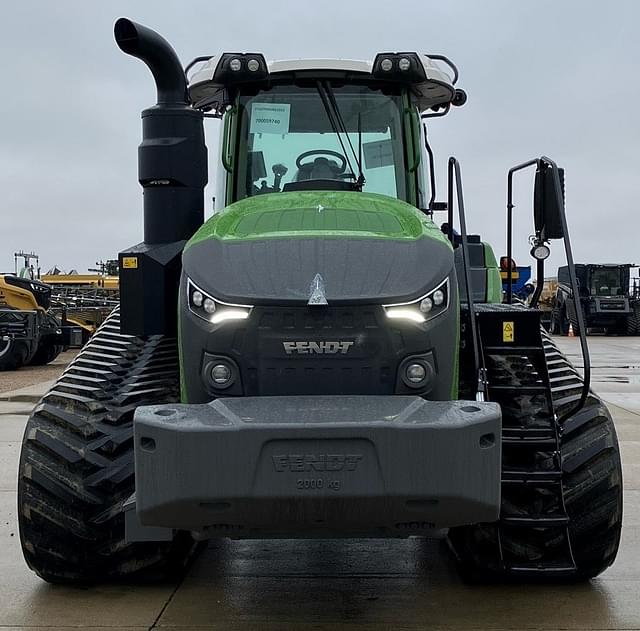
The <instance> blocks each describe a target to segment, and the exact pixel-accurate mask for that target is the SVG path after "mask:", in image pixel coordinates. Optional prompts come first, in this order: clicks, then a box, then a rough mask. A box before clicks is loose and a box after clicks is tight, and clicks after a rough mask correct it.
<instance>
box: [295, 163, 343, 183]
mask: <svg viewBox="0 0 640 631" xmlns="http://www.w3.org/2000/svg"><path fill="white" fill-rule="evenodd" d="M337 172H338V164H337V163H336V162H334V161H333V160H329V159H328V158H324V157H318V158H316V159H315V160H314V161H313V162H309V163H308V164H303V165H302V168H300V169H298V172H297V173H296V176H295V178H294V181H296V182H301V181H302V180H335V179H336V174H337Z"/></svg>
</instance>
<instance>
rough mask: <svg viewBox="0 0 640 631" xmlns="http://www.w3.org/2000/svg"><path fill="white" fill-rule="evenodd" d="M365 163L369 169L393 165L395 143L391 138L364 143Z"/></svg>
mask: <svg viewBox="0 0 640 631" xmlns="http://www.w3.org/2000/svg"><path fill="white" fill-rule="evenodd" d="M362 151H363V153H364V165H365V168H367V169H378V168H380V167H388V166H392V165H393V145H392V143H391V140H390V139H389V140H376V141H374V142H365V143H364V144H363V145H362Z"/></svg>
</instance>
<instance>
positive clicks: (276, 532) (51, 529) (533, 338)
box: [19, 18, 622, 582]
mask: <svg viewBox="0 0 640 631" xmlns="http://www.w3.org/2000/svg"><path fill="white" fill-rule="evenodd" d="M115 38H116V42H117V44H118V46H119V47H120V49H121V50H122V51H124V52H125V53H127V54H129V55H132V56H134V57H137V58H139V59H141V60H142V61H143V62H144V63H145V64H146V65H147V66H148V67H149V69H150V70H151V72H152V74H153V77H154V79H155V83H156V87H157V97H158V98H157V104H156V105H154V106H153V107H150V108H149V109H146V110H144V111H143V113H142V121H143V139H142V144H141V145H140V150H139V180H140V183H141V184H142V187H143V190H144V240H143V241H142V242H141V243H140V244H138V245H136V246H134V247H132V248H129V249H128V250H126V251H125V252H123V253H122V254H121V255H120V261H119V268H120V281H121V306H120V307H119V309H117V310H115V311H114V312H113V314H112V315H111V316H110V317H109V319H108V320H107V321H106V322H105V323H104V324H103V326H102V327H101V328H100V329H99V331H98V332H97V333H96V335H95V336H94V337H93V338H92V339H91V340H90V342H89V343H88V344H87V346H86V347H85V348H84V350H83V351H82V352H81V353H80V355H79V356H78V357H77V358H76V359H75V360H74V361H73V363H72V364H71V365H70V366H69V367H68V369H67V370H66V372H65V374H64V375H63V377H62V378H61V379H60V380H59V381H58V382H57V383H56V385H55V386H54V387H53V389H52V390H51V391H50V392H49V393H48V394H47V395H46V396H45V397H44V398H43V400H42V401H41V402H40V404H39V405H38V406H37V407H36V409H35V411H34V412H33V414H32V416H31V418H30V419H29V422H28V424H27V428H26V432H25V437H24V443H23V446H22V456H21V462H20V474H19V519H20V536H21V540H22V546H23V550H24V555H25V558H26V561H27V563H28V564H29V566H30V567H31V568H32V569H33V570H34V571H35V572H37V573H38V574H39V575H40V576H41V577H42V578H44V579H45V580H48V581H52V582H56V581H70V582H92V581H100V580H105V579H114V578H122V577H127V576H131V575H134V576H146V575H155V574H157V573H164V572H170V571H175V570H176V569H178V568H179V567H180V566H181V565H182V564H184V563H185V562H186V560H187V559H189V558H190V556H191V555H192V553H193V552H194V551H195V550H196V549H197V547H198V543H199V542H203V541H206V540H208V539H211V538H218V537H230V538H246V539H261V538H270V537H307V538H316V537H322V538H324V537H362V536H364V537H410V536H433V535H434V534H436V533H443V532H445V533H447V537H448V541H449V543H450V546H451V549H452V551H453V553H454V556H455V559H456V560H457V562H458V564H459V567H460V568H461V570H462V571H463V572H464V573H465V574H466V575H469V576H475V577H481V578H486V577H502V578H509V579H510V578H514V577H515V578H525V579H528V578H532V577H533V578H543V579H557V578H559V577H562V578H563V579H575V580H579V579H588V578H590V577H592V576H595V575H597V574H598V573H599V572H601V571H602V570H604V569H605V568H606V567H607V566H608V565H610V564H611V563H612V562H613V560H614V558H615V555H616V551H617V548H618V542H619V538H620V524H621V510H622V509H621V501H622V495H621V494H622V479H621V471H620V458H619V453H618V444H617V440H616V434H615V430H614V427H613V423H612V420H611V417H610V415H609V412H608V411H607V409H606V407H605V406H604V405H603V403H602V402H601V401H600V399H599V398H598V397H597V396H596V395H595V394H593V393H592V392H591V391H590V390H589V363H588V349H587V347H586V343H585V341H584V339H583V340H582V347H583V351H584V354H585V366H584V377H581V376H580V375H579V374H578V372H577V370H576V369H575V368H574V367H573V366H571V364H570V363H569V362H568V361H567V359H566V358H565V357H564V356H563V354H562V353H561V352H560V351H559V350H558V349H557V348H556V346H555V345H554V343H553V341H552V339H551V338H550V337H549V336H548V335H547V334H546V333H544V332H543V331H542V330H541V327H540V314H539V312H538V311H537V310H536V309H535V308H527V307H526V306H524V305H522V304H516V303H514V302H513V300H512V297H513V296H512V294H513V291H512V289H513V288H512V286H511V283H510V282H508V283H507V286H506V289H505V293H504V295H503V290H502V284H501V278H500V270H499V268H498V265H497V262H496V257H495V255H494V252H493V250H492V248H491V246H490V245H489V244H487V243H486V242H484V241H483V240H482V238H481V237H480V236H478V235H471V234H467V229H466V219H465V213H464V200H463V197H462V184H461V173H460V165H459V164H458V162H457V160H455V158H451V159H450V160H449V162H448V182H447V184H448V186H447V195H446V200H438V198H437V196H436V190H435V177H434V166H433V164H434V163H433V152H432V151H431V148H430V145H429V143H428V137H427V135H426V127H424V126H423V125H422V124H421V120H424V121H431V120H432V119H434V118H437V117H438V116H442V115H445V114H447V113H449V112H450V110H452V109H455V107H459V106H461V105H463V104H464V102H465V101H466V95H465V93H464V92H463V91H462V90H461V89H459V88H458V87H457V80H458V71H457V69H456V68H455V66H454V64H453V63H452V62H451V61H449V60H448V59H447V58H445V57H443V56H441V55H424V54H417V53H409V52H406V53H381V54H379V55H377V56H376V57H375V59H374V60H373V61H369V62H362V61H345V60H305V61H301V60H296V61H275V62H268V61H266V60H265V57H264V56H263V55H261V54H258V53H256V54H239V53H238V54H236V53H224V54H221V55H216V56H213V57H200V58H197V59H196V60H194V62H192V63H190V64H188V66H187V68H186V69H184V70H183V67H182V66H181V64H180V62H179V60H178V58H177V55H176V53H175V52H174V50H173V49H172V48H171V47H170V45H169V44H168V43H167V42H166V41H165V40H164V39H162V38H161V37H160V36H159V35H158V34H156V33H155V32H154V31H152V30H150V29H148V28H145V27H143V26H140V25H138V24H135V23H133V22H131V21H129V20H127V19H124V18H123V19H120V20H118V21H117V22H116V24H115ZM204 117H213V118H218V119H222V123H221V127H222V130H221V141H220V147H219V153H218V154H217V155H218V156H219V164H217V165H216V166H217V167H218V169H217V179H216V185H217V192H216V205H217V208H216V212H215V213H214V215H213V216H212V217H211V218H210V219H209V220H208V221H204V201H203V200H204V194H203V191H204V187H205V185H206V183H207V149H206V146H205V142H204V133H203V118H204ZM526 169H529V170H530V171H531V172H533V171H534V170H535V173H536V175H535V196H534V197H535V213H534V215H535V217H534V223H535V243H534V249H533V250H532V253H533V254H534V256H535V258H536V260H537V264H536V265H537V275H538V281H541V279H543V278H544V276H543V275H542V276H541V274H543V272H544V259H545V257H546V256H547V255H548V250H549V243H550V241H551V240H552V239H558V240H562V242H563V243H564V245H565V251H566V253H567V257H568V260H569V270H570V274H571V281H572V283H573V285H574V286H575V284H576V283H575V272H574V268H573V263H572V258H571V248H570V243H569V236H568V231H567V225H566V217H565V211H564V201H563V176H562V172H561V171H560V170H559V169H558V168H557V166H556V165H555V163H554V162H553V161H552V160H550V159H548V158H540V159H536V160H531V161H529V162H526V163H523V164H521V165H518V166H517V167H514V168H513V169H511V171H510V172H509V180H508V182H509V204H508V212H507V222H508V227H509V231H508V234H509V239H508V242H507V252H506V254H507V257H508V258H509V260H512V252H511V250H512V239H511V232H512V224H513V223H514V221H515V220H516V213H515V212H514V208H515V204H514V200H513V195H512V181H513V179H514V177H516V176H518V177H522V175H520V174H521V173H524V172H525V170H526ZM495 220H496V221H498V217H496V218H495ZM440 224H442V225H440ZM538 286H539V287H541V286H542V282H538ZM536 301H537V296H535V295H534V296H532V299H531V301H530V303H531V304H532V305H533V306H535V304H536ZM579 317H580V316H579Z"/></svg>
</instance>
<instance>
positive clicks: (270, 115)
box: [249, 103, 291, 134]
mask: <svg viewBox="0 0 640 631" xmlns="http://www.w3.org/2000/svg"><path fill="white" fill-rule="evenodd" d="M290 115H291V105H290V104H289V103H253V104H252V105H251V123H250V125H249V133H250V134H287V133H289V117H290Z"/></svg>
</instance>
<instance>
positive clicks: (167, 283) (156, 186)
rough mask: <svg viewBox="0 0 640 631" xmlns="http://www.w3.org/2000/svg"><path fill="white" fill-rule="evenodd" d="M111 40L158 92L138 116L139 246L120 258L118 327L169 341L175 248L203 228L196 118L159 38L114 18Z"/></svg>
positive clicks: (203, 168)
mask: <svg viewBox="0 0 640 631" xmlns="http://www.w3.org/2000/svg"><path fill="white" fill-rule="evenodd" d="M114 37H115V40H116V43H117V44H118V47H119V48H120V50H122V51H123V52H124V53H126V54H128V55H131V56H133V57H136V58H138V59H140V60H141V61H143V62H144V63H145V64H146V66H147V67H148V68H149V70H150V71H151V74H152V75H153V78H154V81H155V84H156V91H157V103H156V105H154V106H152V107H149V108H147V109H145V110H143V112H142V143H141V144H140V147H139V149H138V179H139V182H140V184H141V185H142V189H143V200H144V241H143V242H142V243H139V244H138V245H136V246H133V247H132V248H129V250H128V251H126V252H122V253H120V300H121V306H120V327H121V330H122V332H123V333H127V334H131V335H155V334H165V335H175V334H176V331H177V322H176V312H177V301H178V286H179V282H180V271H181V255H182V249H183V247H184V244H185V242H186V241H187V240H188V239H189V238H190V237H191V236H192V235H193V233H194V232H195V231H196V230H197V229H198V228H199V227H200V226H201V225H202V223H203V222H204V187H205V186H206V184H207V148H206V145H205V141H204V128H203V115H202V112H199V111H197V110H194V109H193V108H192V107H191V106H190V104H189V100H188V96H187V80H186V77H185V74H184V71H183V69H182V65H181V64H180V60H179V59H178V55H177V54H176V52H175V51H174V50H173V48H172V47H171V45H170V44H169V43H168V42H167V41H166V40H165V39H164V38H163V37H162V36H160V35H159V34H158V33H156V32H155V31H153V30H151V29H150V28H147V27H146V26H142V25H140V24H136V23H135V22H132V21H131V20H128V19H127V18H120V19H119V20H117V21H116V23H115V26H114Z"/></svg>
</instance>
